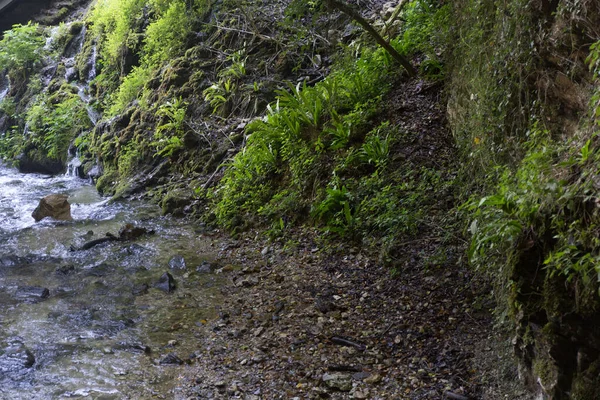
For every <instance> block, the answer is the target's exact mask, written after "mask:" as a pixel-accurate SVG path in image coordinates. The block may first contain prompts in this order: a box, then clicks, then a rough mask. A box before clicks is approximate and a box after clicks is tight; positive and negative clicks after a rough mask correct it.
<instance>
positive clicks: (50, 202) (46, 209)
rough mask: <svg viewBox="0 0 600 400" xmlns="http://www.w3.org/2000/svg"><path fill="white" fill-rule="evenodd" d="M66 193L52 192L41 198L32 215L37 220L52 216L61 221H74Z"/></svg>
mask: <svg viewBox="0 0 600 400" xmlns="http://www.w3.org/2000/svg"><path fill="white" fill-rule="evenodd" d="M68 197H69V196H67V195H66V194H50V195H48V196H46V197H44V198H43V199H41V200H40V204H39V205H38V206H37V208H36V209H35V210H33V213H31V216H32V217H33V218H34V219H35V222H38V221H41V220H42V219H44V218H46V217H51V218H54V219H56V220H59V221H72V220H73V217H72V216H71V205H70V204H69V202H68V201H67V198H68Z"/></svg>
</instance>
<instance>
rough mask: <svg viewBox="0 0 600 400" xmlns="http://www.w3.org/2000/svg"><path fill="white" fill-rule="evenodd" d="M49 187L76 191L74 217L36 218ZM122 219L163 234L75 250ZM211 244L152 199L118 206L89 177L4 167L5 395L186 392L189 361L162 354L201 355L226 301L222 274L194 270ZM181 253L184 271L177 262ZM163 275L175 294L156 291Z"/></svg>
mask: <svg viewBox="0 0 600 400" xmlns="http://www.w3.org/2000/svg"><path fill="white" fill-rule="evenodd" d="M50 193H65V194H68V195H69V202H70V203H71V210H72V215H73V218H74V221H72V222H58V221H54V220H50V219H48V218H46V219H44V220H42V221H40V222H39V223H35V222H34V220H33V218H32V217H31V212H32V211H33V209H34V208H35V207H36V205H37V203H38V201H39V199H40V198H42V197H44V196H46V195H48V194H50ZM126 223H130V224H135V225H136V226H141V227H144V228H147V229H149V230H154V231H155V233H154V234H148V235H144V236H141V237H140V238H138V239H137V240H135V241H114V242H109V243H104V244H102V245H99V246H95V247H92V248H91V249H89V250H85V251H72V250H73V249H72V248H75V249H76V248H79V247H81V245H82V244H83V243H86V242H89V241H90V240H93V239H97V238H101V237H104V236H105V234H106V232H111V233H113V234H115V235H116V234H117V233H118V230H119V228H120V227H122V226H123V225H124V224H126ZM212 251H213V250H212V247H211V243H210V241H209V239H207V238H205V237H203V236H202V235H199V234H198V233H196V232H195V231H194V226H192V225H190V224H186V223H184V222H182V221H179V220H177V221H176V220H173V219H171V218H169V217H164V216H161V215H160V212H159V210H158V209H157V207H156V206H154V205H151V204H147V203H144V202H141V201H127V202H124V203H118V202H114V203H111V202H109V201H107V200H106V199H103V198H102V197H100V196H99V195H98V193H97V192H96V191H95V189H94V187H93V186H90V184H89V183H88V182H87V181H84V180H82V179H78V178H74V177H71V176H66V175H65V176H57V177H48V176H43V175H35V174H33V175H23V174H19V173H18V172H17V171H16V170H14V169H12V168H9V167H6V166H3V165H0V399H2V400H4V399H6V400H9V399H10V400H13V399H63V398H90V399H147V398H156V396H159V397H161V396H164V397H162V398H170V399H173V398H178V395H177V385H178V377H179V376H180V374H181V373H183V372H184V371H183V370H184V369H185V368H189V366H187V365H185V364H184V365H165V362H166V361H168V357H167V358H165V357H166V356H167V355H168V354H170V353H175V354H176V355H177V356H178V357H179V358H180V359H183V360H190V354H192V353H193V352H194V351H196V350H198V349H197V348H196V347H195V346H196V343H195V342H196V339H195V337H194V334H195V329H196V327H197V326H198V324H202V323H205V321H204V320H205V319H208V318H211V317H212V314H213V313H214V311H213V310H214V309H215V305H216V304H218V302H219V290H218V287H219V281H218V277H219V275H214V274H205V273H201V272H198V271H196V267H197V266H199V265H201V264H202V262H204V261H207V260H208V261H210V260H211V259H212V254H211V253H212ZM174 256H182V257H183V258H184V260H185V264H186V266H185V267H184V266H182V265H176V267H177V268H175V269H172V268H171V269H170V266H169V261H170V260H171V259H172V258H173V257H174ZM167 271H170V272H171V274H172V275H173V276H174V277H175V280H176V283H177V289H176V290H175V291H174V292H172V293H166V292H164V291H162V290H159V289H158V288H156V287H154V285H155V283H156V282H157V281H158V280H159V278H160V276H161V275H162V274H163V273H165V272H167ZM46 290H47V291H46ZM173 341H176V342H173ZM192 358H193V357H192ZM172 360H176V359H174V358H173V357H171V361H172ZM161 361H162V362H161ZM176 361H177V360H176Z"/></svg>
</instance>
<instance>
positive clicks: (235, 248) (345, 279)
mask: <svg viewBox="0 0 600 400" xmlns="http://www.w3.org/2000/svg"><path fill="white" fill-rule="evenodd" d="M0 185H1V187H2V192H1V193H2V195H1V198H0V208H1V209H2V220H1V224H0V229H1V233H0V236H1V242H0V243H1V244H0V303H1V304H2V308H1V311H0V322H1V325H0V326H1V328H0V371H1V372H2V374H1V375H0V377H1V378H0V380H1V386H0V398H2V399H7V400H8V399H31V398H36V399H62V398H90V399H151V398H164V399H171V398H173V399H188V398H193V399H196V398H198V399H210V398H219V399H220V398H240V399H275V398H281V399H287V398H298V399H303V398H355V399H392V398H401V399H439V398H448V399H467V398H469V399H475V398H489V399H497V398H504V394H506V393H511V395H510V396H511V397H510V398H513V399H517V398H520V399H527V398H528V396H527V395H526V394H525V392H523V391H521V389H520V388H519V387H518V385H517V384H516V369H515V367H513V364H512V362H511V361H510V360H508V359H506V358H503V357H504V356H503V355H502V354H503V350H504V349H503V346H505V345H504V344H505V343H507V340H508V339H507V337H498V338H494V337H492V338H490V337H488V336H487V335H489V332H490V324H492V318H491V316H490V314H489V311H488V310H489V308H490V307H491V304H489V299H487V297H486V295H485V294H486V293H485V292H486V290H487V289H486V286H485V285H484V284H482V283H480V282H478V281H477V280H476V279H475V278H474V276H473V273H472V272H471V271H470V270H469V269H468V268H466V267H464V266H461V263H459V262H455V263H450V264H447V265H443V266H442V265H440V266H436V267H432V268H430V269H421V268H411V267H410V265H407V266H406V268H404V269H403V270H401V271H397V273H396V275H395V276H390V271H389V269H388V268H387V267H383V266H381V265H379V264H378V261H377V257H376V255H374V254H369V253H366V252H364V251H360V250H359V249H356V248H354V247H352V246H350V245H345V244H340V245H339V246H332V245H326V244H324V243H322V242H319V241H317V240H316V239H315V238H316V237H318V235H316V232H314V231H311V230H304V231H298V232H296V233H295V237H297V238H299V239H298V240H296V241H293V242H286V243H268V242H266V241H264V240H263V239H262V238H261V236H260V235H258V234H255V236H253V235H254V234H253V233H248V234H246V235H245V236H244V237H241V238H237V239H232V238H228V237H227V236H226V235H223V234H221V233H219V232H217V231H210V230H206V229H204V228H203V227H202V226H201V225H198V224H197V223H195V224H192V223H190V222H188V221H186V220H181V219H179V220H177V219H172V218H170V217H164V216H161V215H160V213H159V210H158V209H157V208H156V207H155V206H153V205H150V204H146V203H144V202H143V201H133V200H129V201H127V202H115V203H110V202H109V201H108V200H106V199H103V198H101V197H99V196H98V194H97V193H96V191H95V189H94V188H93V186H90V185H89V183H88V182H86V181H83V180H81V179H78V178H74V177H69V176H59V177H47V176H43V175H22V174H18V173H17V172H16V171H14V170H12V169H9V168H6V167H2V168H1V169H0ZM47 193H64V194H67V195H69V201H70V203H71V208H72V214H73V219H74V220H73V221H68V222H59V221H53V220H51V219H48V218H46V219H43V220H42V221H40V222H39V223H35V222H34V220H33V218H32V217H31V212H32V210H33V209H34V208H35V206H36V205H37V201H38V199H39V198H41V197H43V196H44V195H45V194H47ZM125 224H133V225H136V226H143V227H145V228H146V229H148V230H152V231H154V234H146V235H142V236H140V237H139V238H137V239H135V240H114V241H107V242H104V243H101V244H99V245H97V246H90V247H89V248H86V249H84V250H82V245H84V244H85V243H90V242H91V241H93V240H95V239H97V238H100V237H104V235H105V234H106V232H109V233H114V234H116V233H117V232H118V231H119V229H120V228H121V227H122V226H123V225H125ZM424 243H425V242H424ZM420 246H421V247H420V249H419V251H427V250H428V248H430V247H432V246H436V244H435V243H429V244H427V243H425V244H423V243H421V244H420ZM83 247H85V246H83ZM416 249H417V247H411V249H409V250H408V251H416ZM499 394H502V395H501V396H500V397H498V395H499Z"/></svg>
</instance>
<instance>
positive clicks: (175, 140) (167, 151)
mask: <svg viewBox="0 0 600 400" xmlns="http://www.w3.org/2000/svg"><path fill="white" fill-rule="evenodd" d="M186 112H187V103H186V102H184V101H183V100H182V99H181V97H178V98H176V99H175V100H173V101H167V102H166V103H165V104H162V105H161V106H160V107H159V108H158V111H157V112H156V115H157V116H158V117H159V118H161V122H160V123H159V124H158V125H157V127H156V130H155V132H154V141H153V142H152V144H151V145H152V146H154V147H155V149H156V154H155V155H156V156H159V157H170V156H172V155H173V153H175V152H177V151H178V150H180V149H182V148H183V136H184V134H185V114H186Z"/></svg>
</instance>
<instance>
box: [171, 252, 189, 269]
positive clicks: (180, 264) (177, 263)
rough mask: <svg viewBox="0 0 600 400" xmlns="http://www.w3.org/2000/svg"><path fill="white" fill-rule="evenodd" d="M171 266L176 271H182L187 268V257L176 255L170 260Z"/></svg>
mask: <svg viewBox="0 0 600 400" xmlns="http://www.w3.org/2000/svg"><path fill="white" fill-rule="evenodd" d="M169 268H170V269H171V270H174V271H181V270H184V269H185V259H184V258H183V256H180V255H176V256H174V257H173V258H171V259H170V260H169Z"/></svg>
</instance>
